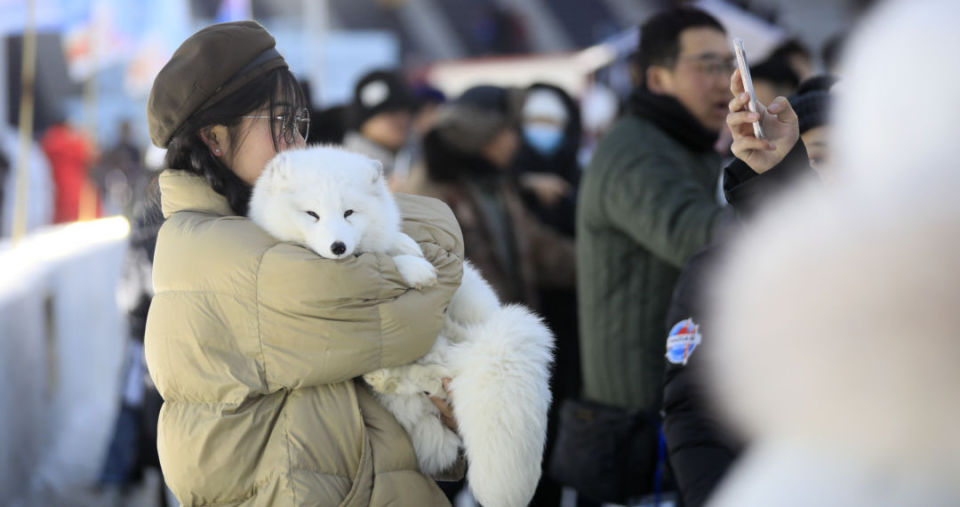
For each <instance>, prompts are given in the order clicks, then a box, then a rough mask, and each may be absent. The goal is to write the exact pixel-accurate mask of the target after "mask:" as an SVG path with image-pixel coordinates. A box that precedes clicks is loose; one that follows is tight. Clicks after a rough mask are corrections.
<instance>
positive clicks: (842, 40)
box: [820, 32, 847, 72]
mask: <svg viewBox="0 0 960 507" xmlns="http://www.w3.org/2000/svg"><path fill="white" fill-rule="evenodd" d="M846 39H847V36H846V34H845V33H843V32H841V33H838V34H836V35H834V36H832V37H830V38H829V39H827V42H825V43H824V44H823V49H821V50H820V57H821V58H822V59H823V65H824V67H826V68H827V72H835V71H836V66H837V64H838V63H840V57H841V55H842V54H843V49H844V45H845V44H846Z"/></svg>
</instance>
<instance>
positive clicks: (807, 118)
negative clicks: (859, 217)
mask: <svg viewBox="0 0 960 507" xmlns="http://www.w3.org/2000/svg"><path fill="white" fill-rule="evenodd" d="M834 83H836V78H834V77H833V76H829V75H823V76H818V77H814V78H810V79H808V80H806V81H804V82H803V83H801V84H800V87H799V88H797V92H796V93H795V94H794V95H793V96H791V97H790V105H791V106H792V107H793V109H794V110H795V111H796V113H797V117H798V118H799V129H800V139H802V140H803V145H804V146H805V147H806V149H807V154H808V155H809V157H810V167H812V168H813V169H814V170H815V171H817V174H819V175H820V178H821V179H823V180H825V181H828V180H830V179H832V176H831V174H830V167H831V164H830V125H829V113H830V104H831V102H832V98H831V95H832V94H831V92H830V88H831V87H832V86H833V85H834Z"/></svg>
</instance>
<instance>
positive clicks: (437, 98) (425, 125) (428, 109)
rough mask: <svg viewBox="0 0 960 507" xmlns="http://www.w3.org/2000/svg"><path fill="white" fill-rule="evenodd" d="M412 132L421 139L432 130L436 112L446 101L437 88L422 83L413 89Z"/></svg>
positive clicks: (445, 97)
mask: <svg viewBox="0 0 960 507" xmlns="http://www.w3.org/2000/svg"><path fill="white" fill-rule="evenodd" d="M411 94H412V95H413V100H414V106H413V121H412V122H411V125H412V127H413V132H414V134H416V135H417V136H418V137H420V138H423V136H425V135H427V132H429V131H430V129H431V128H433V124H434V123H435V122H436V118H437V111H438V110H439V109H440V106H441V105H443V103H444V102H446V101H447V96H446V95H445V94H444V93H443V92H442V91H440V90H439V89H438V88H435V87H433V86H430V85H429V84H426V83H422V84H420V85H417V86H415V87H414V88H413V91H412V92H411Z"/></svg>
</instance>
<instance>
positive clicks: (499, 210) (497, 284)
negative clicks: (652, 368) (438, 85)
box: [413, 85, 574, 308]
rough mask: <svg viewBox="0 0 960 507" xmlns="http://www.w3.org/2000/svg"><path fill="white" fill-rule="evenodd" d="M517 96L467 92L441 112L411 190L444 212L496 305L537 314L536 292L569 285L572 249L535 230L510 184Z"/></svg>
mask: <svg viewBox="0 0 960 507" xmlns="http://www.w3.org/2000/svg"><path fill="white" fill-rule="evenodd" d="M518 91H519V90H508V89H505V88H500V87H496V86H488V85H481V86H475V87H473V88H470V89H468V90H467V91H465V92H464V93H463V94H462V95H460V96H459V97H458V98H456V99H455V100H453V101H452V102H449V103H448V104H445V105H444V106H443V108H442V109H441V111H440V112H439V113H438V117H437V121H436V124H435V125H434V128H433V129H432V130H431V131H430V132H429V133H428V134H427V136H426V138H425V139H424V156H425V159H426V165H427V175H428V180H427V181H426V182H425V184H424V185H423V186H422V187H420V188H417V189H413V190H415V191H416V192H417V193H419V194H421V195H428V196H432V197H437V198H439V199H441V200H443V201H444V202H446V203H447V204H448V205H449V206H450V208H451V209H452V210H453V213H454V214H455V215H456V216H457V220H458V221H459V222H460V227H461V228H462V230H463V237H464V248H465V251H466V257H467V258H468V259H470V261H471V262H473V263H474V265H476V266H477V268H478V269H479V270H480V272H481V273H482V274H483V276H484V278H486V279H487V281H488V282H489V283H490V285H491V286H493V288H494V290H495V291H496V292H497V295H498V296H500V298H501V299H502V300H503V301H504V302H517V303H525V304H528V305H530V306H531V307H533V308H539V304H538V298H537V288H538V287H572V286H573V285H574V260H573V242H572V241H571V240H570V239H566V238H563V237H561V236H560V235H559V234H557V233H556V231H554V230H552V229H549V228H547V227H544V226H541V225H540V224H539V223H538V222H537V220H536V219H534V218H533V217H532V216H531V215H530V213H529V212H528V211H527V210H526V209H525V208H524V206H523V201H522V199H521V198H520V195H519V193H518V192H517V189H516V186H515V185H514V184H513V183H512V180H511V174H510V169H511V167H512V163H513V160H514V158H515V156H516V153H517V150H518V148H519V147H520V135H519V133H518V131H517V118H518V112H517V108H518V104H517V102H518V101H519V99H520V94H519V93H518Z"/></svg>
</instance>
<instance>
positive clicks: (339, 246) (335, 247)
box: [330, 241, 347, 255]
mask: <svg viewBox="0 0 960 507" xmlns="http://www.w3.org/2000/svg"><path fill="white" fill-rule="evenodd" d="M330 251H331V252H333V255H343V252H346V251H347V245H344V244H343V241H334V242H333V244H332V245H330Z"/></svg>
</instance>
